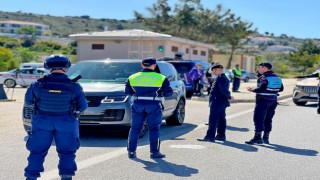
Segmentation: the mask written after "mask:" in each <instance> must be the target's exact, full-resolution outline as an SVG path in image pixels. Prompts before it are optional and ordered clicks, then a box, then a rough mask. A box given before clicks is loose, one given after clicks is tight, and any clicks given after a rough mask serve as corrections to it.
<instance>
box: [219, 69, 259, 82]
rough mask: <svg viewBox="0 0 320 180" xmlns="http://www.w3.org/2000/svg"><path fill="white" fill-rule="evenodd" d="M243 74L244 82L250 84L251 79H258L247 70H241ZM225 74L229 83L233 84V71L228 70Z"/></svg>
mask: <svg viewBox="0 0 320 180" xmlns="http://www.w3.org/2000/svg"><path fill="white" fill-rule="evenodd" d="M241 72H242V76H241V78H240V79H241V80H243V81H244V82H249V80H250V79H256V77H255V74H254V73H248V72H247V71H246V70H241ZM224 73H225V74H226V76H227V78H228V79H229V81H230V82H232V81H233V77H234V74H233V72H232V69H227V70H225V72H224Z"/></svg>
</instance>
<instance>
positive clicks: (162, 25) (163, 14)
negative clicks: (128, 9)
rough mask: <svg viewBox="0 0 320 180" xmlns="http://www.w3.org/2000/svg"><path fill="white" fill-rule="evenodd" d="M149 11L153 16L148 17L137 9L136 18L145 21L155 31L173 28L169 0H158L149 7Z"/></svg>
mask: <svg viewBox="0 0 320 180" xmlns="http://www.w3.org/2000/svg"><path fill="white" fill-rule="evenodd" d="M147 11H148V12H149V13H150V14H151V17H149V18H146V17H144V16H143V15H142V14H140V13H138V12H137V11H135V12H134V15H135V18H136V20H137V21H138V22H142V23H144V24H145V25H146V26H147V27H149V28H150V29H151V30H152V31H154V32H162V33H165V32H170V28H171V26H170V25H171V16H170V15H169V14H170V12H171V8H170V6H169V4H168V0H157V2H156V3H155V4H153V5H152V7H148V8H147Z"/></svg>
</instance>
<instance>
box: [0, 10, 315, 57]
mask: <svg viewBox="0 0 320 180" xmlns="http://www.w3.org/2000/svg"><path fill="white" fill-rule="evenodd" d="M6 20H17V21H29V22H36V23H43V24H46V25H48V26H49V27H50V30H51V32H52V36H54V37H68V35H70V34H74V33H83V32H91V31H104V30H105V27H107V28H108V30H116V29H118V30H121V29H145V30H148V28H146V27H145V26H143V25H142V24H141V23H138V22H137V21H135V20H116V19H107V18H103V19H93V18H90V16H87V15H83V16H63V17H62V16H51V15H41V14H33V13H24V12H4V11H0V21H6ZM251 40H252V42H250V43H249V44H248V47H250V48H252V47H254V49H255V50H254V51H258V52H261V51H265V50H267V51H268V50H270V51H272V52H285V51H288V50H290V49H297V48H298V47H299V46H300V44H301V43H302V42H303V41H304V40H305V39H298V38H295V37H288V36H286V35H285V34H282V35H281V36H265V35H263V34H256V35H255V36H253V37H252V39H251ZM314 41H315V43H316V44H320V40H319V39H314ZM219 48H220V49H221V50H222V51H226V50H227V49H228V48H229V47H228V46H225V45H222V46H220V47H219ZM240 51H241V50H240Z"/></svg>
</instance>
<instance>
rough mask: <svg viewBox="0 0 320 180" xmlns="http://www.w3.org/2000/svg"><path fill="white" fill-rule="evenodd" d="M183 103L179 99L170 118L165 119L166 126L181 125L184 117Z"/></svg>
mask: <svg viewBox="0 0 320 180" xmlns="http://www.w3.org/2000/svg"><path fill="white" fill-rule="evenodd" d="M185 113H186V111H185V102H184V100H182V99H180V100H179V102H178V104H177V107H176V109H175V111H174V113H173V115H172V116H170V117H169V118H168V119H166V123H167V125H168V126H180V125H182V124H183V121H184V117H185Z"/></svg>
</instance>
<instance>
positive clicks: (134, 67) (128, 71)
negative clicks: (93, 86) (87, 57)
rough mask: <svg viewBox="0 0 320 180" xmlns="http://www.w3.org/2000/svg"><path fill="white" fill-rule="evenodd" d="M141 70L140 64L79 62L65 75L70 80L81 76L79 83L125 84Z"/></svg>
mask: <svg viewBox="0 0 320 180" xmlns="http://www.w3.org/2000/svg"><path fill="white" fill-rule="evenodd" d="M141 69H142V68H141V64H140V63H133V62H81V63H77V64H75V65H74V66H73V67H72V68H70V69H69V71H68V72H67V75H68V76H69V77H70V78H71V79H72V78H75V77H76V76H78V75H81V76H82V78H81V79H80V80H79V82H108V83H125V82H126V81H127V79H128V77H129V76H130V75H132V74H134V73H136V72H140V71H141Z"/></svg>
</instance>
